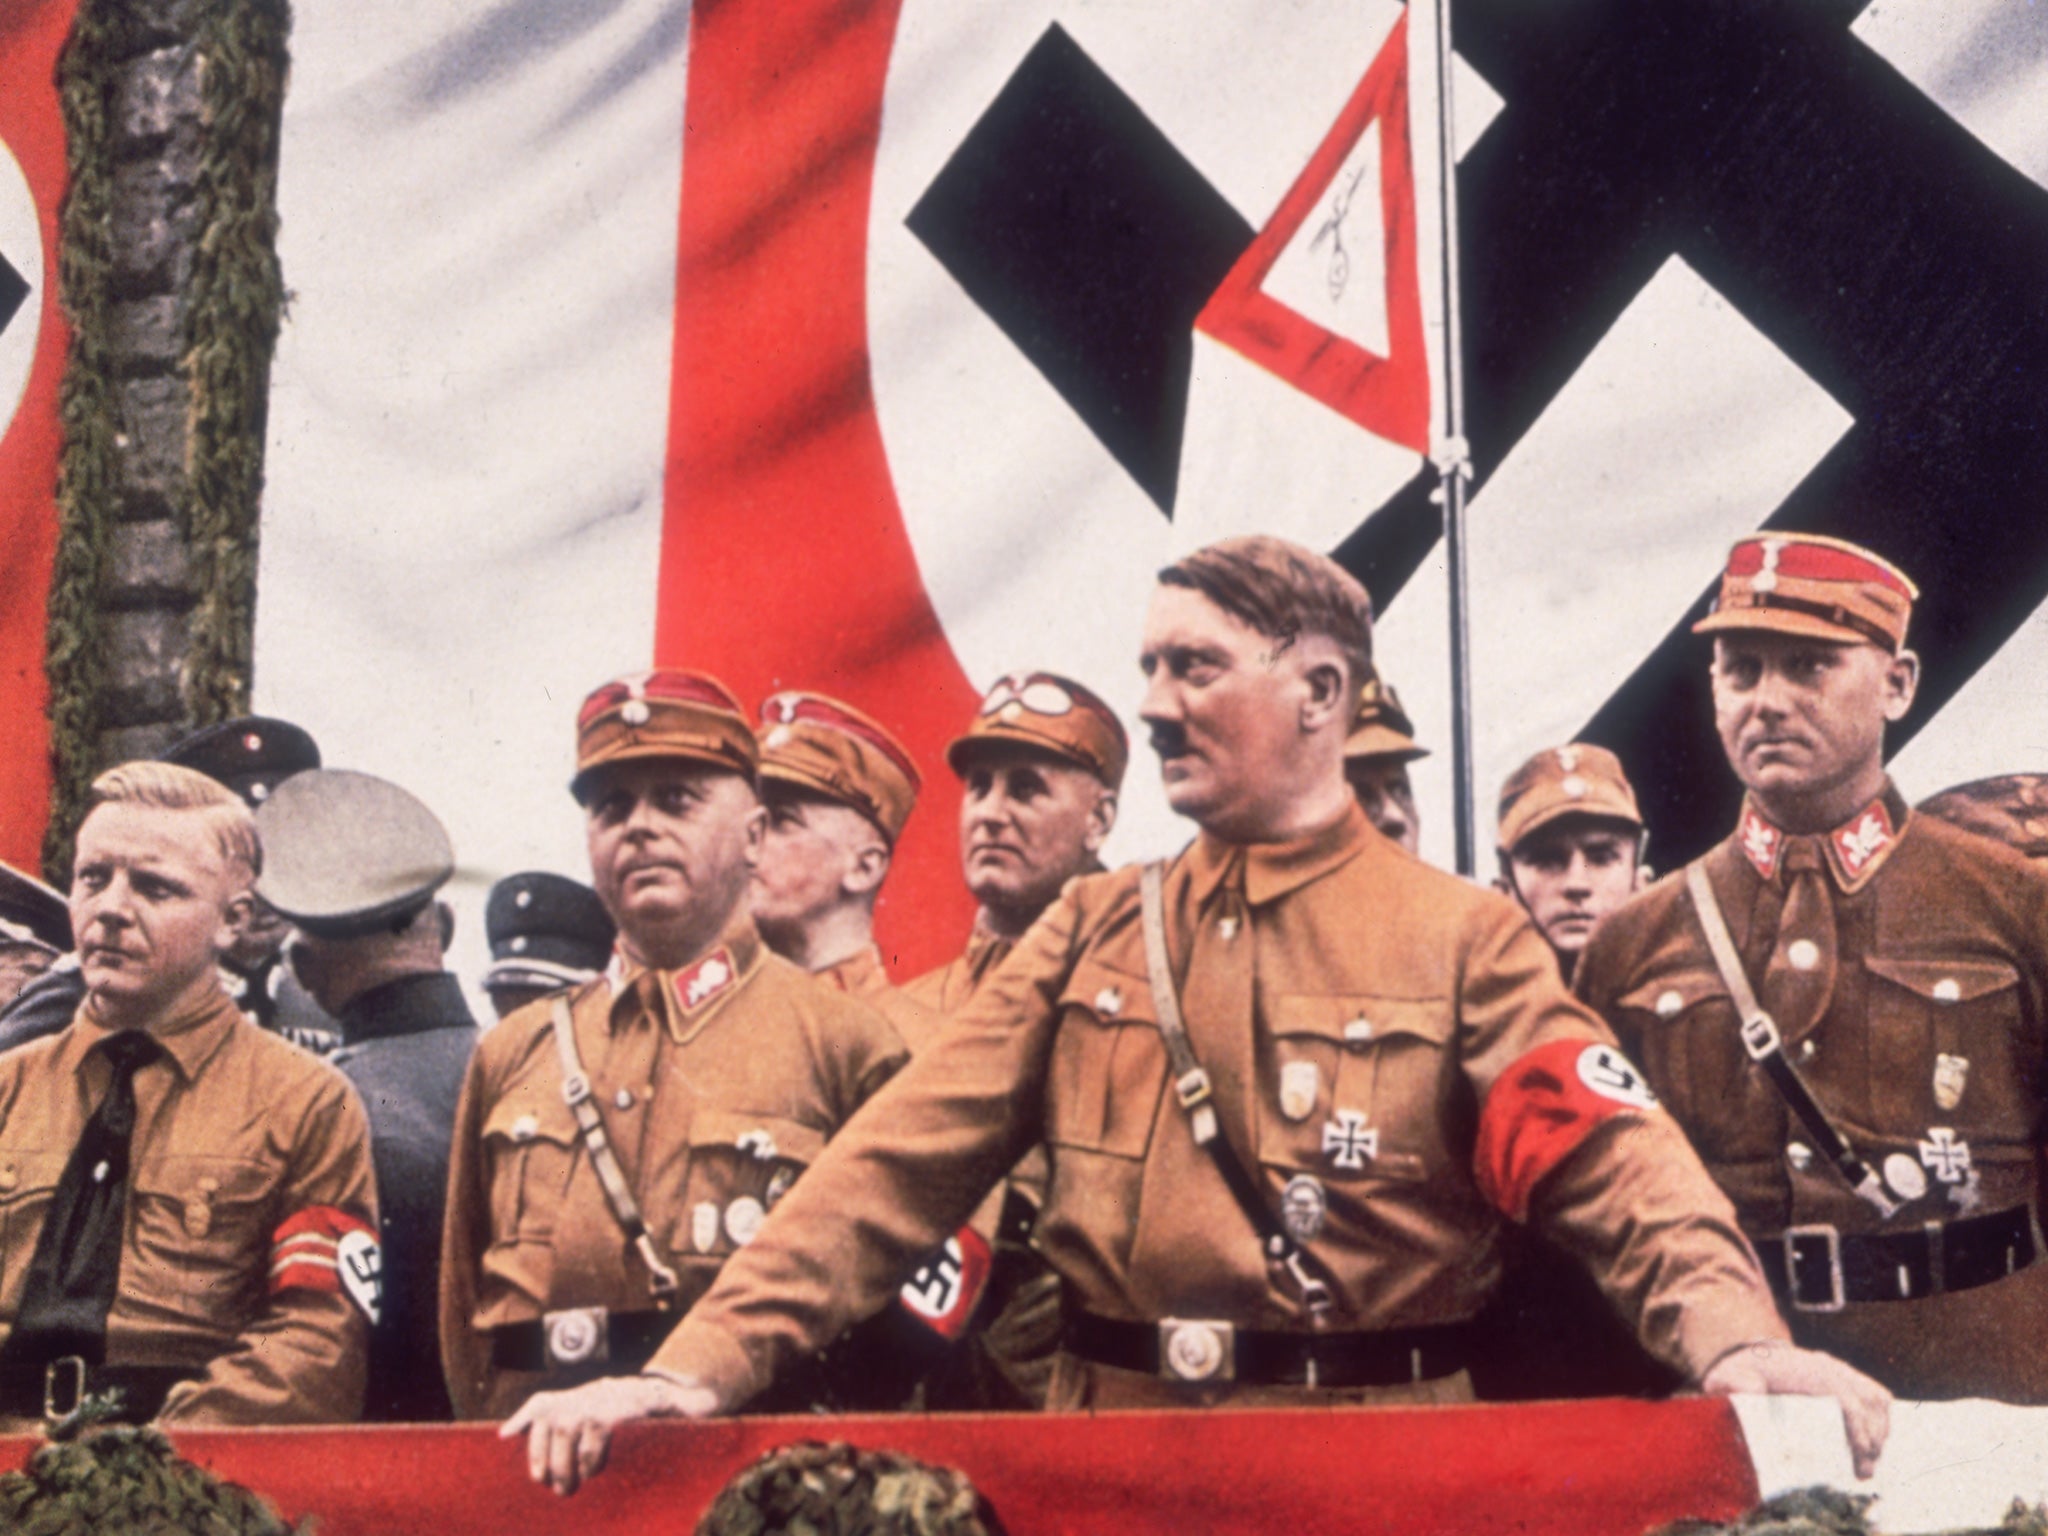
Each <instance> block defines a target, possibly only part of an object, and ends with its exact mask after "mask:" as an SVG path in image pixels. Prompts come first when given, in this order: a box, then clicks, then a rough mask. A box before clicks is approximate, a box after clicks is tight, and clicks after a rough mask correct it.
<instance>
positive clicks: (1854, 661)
mask: <svg viewBox="0 0 2048 1536" xmlns="http://www.w3.org/2000/svg"><path fill="white" fill-rule="evenodd" d="M1915 596H1916V594H1915V591H1914V588H1913V585H1912V583H1911V582H1909V581H1908V580H1907V579H1906V578H1905V576H1903V575H1902V574H1900V572H1899V571H1898V570H1897V569H1895V568H1894V567H1893V566H1891V565H1890V564H1888V563H1887V562H1885V561H1884V560H1882V559H1880V558H1879V557H1878V556H1876V555H1874V554H1872V553H1871V552H1869V551H1868V550H1864V549H1859V548H1857V547H1856V546H1854V545H1851V544H1844V543H1841V542H1839V541H1837V540H1833V539H1825V538H1818V537H1814V536H1811V535H1803V534H1773V535H1768V536H1760V537H1756V538H1749V539H1744V540H1742V541H1741V542H1740V543H1738V544H1737V545H1736V546H1735V548H1734V551H1733V552H1732V553H1731V554H1730V556H1729V559H1728V563H1727V567H1726V569H1725V570H1724V572H1723V574H1722V579H1721V590H1720V598H1719V601H1718V602H1717V603H1716V605H1715V607H1714V611H1713V612H1712V613H1711V614H1709V615H1708V616H1707V617H1706V618H1705V619H1702V620H1701V621H1700V622H1699V623H1698V624H1696V625H1694V626H1693V627H1694V629H1695V631H1697V632H1699V633H1702V634H1707V635H1711V636H1712V637H1713V646H1714V650H1713V668H1712V679H1713V689H1714V716H1715V724H1716V727H1717V728H1718V730H1719V733H1720V737H1721V745H1722V748H1723V750H1724V751H1725V752H1726V754H1727V757H1728V762H1729V765H1730V766H1731V767H1732V768H1733V769H1734V771H1735V776H1736V777H1737V778H1738V779H1740V780H1741V781H1742V785H1743V788H1744V789H1745V790H1746V791H1747V795H1746V798H1745V799H1744V801H1743V806H1742V812H1741V816H1740V817H1739V819H1738V820H1737V822H1736V826H1735V829H1734V831H1733V832H1732V833H1731V834H1730V835H1729V837H1728V838H1727V840H1726V841H1724V842H1722V843H1721V844H1720V845H1718V846H1717V847H1715V848H1714V849H1713V850H1711V851H1710V852H1709V853H1708V854H1707V855H1706V856H1705V857H1704V858H1703V859H1701V860H1699V861H1698V862H1697V863H1695V864H1694V865H1692V866H1691V867H1689V868H1688V869H1686V870H1684V871H1682V872H1680V873H1678V874H1675V875H1670V876H1667V877H1666V878H1665V879H1663V880H1661V881H1659V882H1658V883H1657V884H1656V885H1654V886H1652V887H1651V888H1650V889H1649V890H1648V891H1646V892H1645V893H1644V894H1643V895H1642V896H1641V897H1639V898H1638V899H1637V900H1636V901H1634V902H1632V903H1631V904H1630V905H1628V906H1626V907H1624V908H1623V909H1622V910H1621V911H1619V912H1617V913H1615V914H1614V915H1612V916H1611V917H1609V918H1608V919H1607V921H1606V923H1605V924H1603V925H1602V927H1601V929H1600V931H1599V933H1598V934H1596V935H1595V937H1594V939H1593V942H1592V944H1591V946H1590V947H1589V948H1588V949H1587V951H1586V953H1585V956H1584V958H1583V959H1581V961H1580V963H1579V977H1578V982H1579V989H1580V993H1581V995H1582V996H1583V997H1584V998H1585V999H1586V1000H1587V1001H1588V1002H1590V1003H1592V1004H1593V1006H1595V1007H1596V1008H1598V1009H1599V1010H1600V1011H1601V1012H1602V1013H1603V1014H1605V1015H1606V1017H1607V1019H1608V1020H1609V1022H1610V1023H1612V1024H1613V1025H1614V1027H1615V1029H1616V1032H1617V1033H1618V1034H1620V1036H1621V1037H1622V1040H1623V1043H1624V1044H1625V1045H1626V1046H1627V1048H1628V1049H1629V1050H1630V1052H1631V1053H1632V1054H1633V1056H1634V1058H1635V1060H1636V1061H1638V1062H1639V1063H1641V1065H1642V1067H1643V1069H1644V1071H1645V1073H1646V1074H1647V1075H1648V1076H1649V1078H1650V1081H1651V1084H1652V1086H1653V1087H1654V1088H1655V1089H1656V1091H1657V1092H1658V1094H1660V1095H1661V1096H1662V1097H1663V1098H1664V1100H1665V1102H1666V1103H1667V1104H1668V1105H1669V1107H1670V1109H1671V1112H1672V1114H1673V1115H1674V1116H1676V1118H1677V1119H1678V1121H1679V1123H1680V1124H1682V1125H1683V1126H1684V1127H1685V1129H1686V1132H1687V1133H1688V1134H1689V1135H1690V1136H1691V1138H1692V1141H1693V1145H1694V1146H1695V1147H1696V1148H1697V1149H1698V1150H1699V1154H1700V1156H1701V1158H1702V1159H1703V1160H1704V1161H1705V1162H1706V1164H1707V1167H1708V1169H1709V1170H1710V1171H1711V1172H1712V1173H1713V1174H1714V1176H1715V1177H1716V1178H1717V1179H1718V1180H1719V1181H1720V1183H1721V1185H1722V1187H1723V1188H1724V1189H1725V1190H1726V1191H1727V1193H1728V1195H1729V1198H1730V1199H1731V1200H1733V1202H1734V1204H1735V1209H1736V1212H1737V1214H1738V1215H1739V1216H1740V1218H1741V1221H1742V1226H1743V1229H1744V1231H1745V1232H1746V1233H1747V1234H1748V1235H1749V1237H1750V1239H1751V1241H1753V1242H1754V1243H1755V1244H1756V1248H1757V1252H1758V1255H1759V1257H1760V1258H1762V1260H1763V1261H1764V1267H1765V1270H1766V1272H1767V1273H1769V1275H1770V1276H1771V1278H1772V1282H1773V1284H1774V1285H1775V1287H1776V1288H1777V1290H1778V1293H1779V1295H1780V1296H1781V1297H1782V1298H1783V1299H1784V1302H1785V1306H1786V1311H1787V1315H1788V1316H1789V1317H1790V1318H1791V1320H1792V1323H1793V1328H1794V1332H1795V1335H1796V1336H1797V1337H1798V1338H1800V1339H1802V1340H1805V1341H1809V1342H1811V1343H1813V1344H1814V1345H1816V1346H1817V1347H1822V1348H1826V1349H1829V1350H1832V1351H1835V1352H1837V1353H1839V1354H1841V1355H1842V1356H1843V1357H1844V1358H1846V1359H1849V1360H1851V1361H1853V1362H1854V1363H1856V1364H1857V1365H1859V1366H1860V1367H1861V1368H1863V1369H1864V1370H1867V1371H1869V1372H1870V1373H1871V1374H1872V1375H1874V1376H1876V1377H1877V1378H1878V1379H1880V1380H1881V1381H1883V1382H1884V1383H1885V1384H1886V1385H1887V1386H1889V1387H1891V1388H1892V1389H1893V1390H1894V1391H1896V1392H1898V1393H1900V1394H1901V1395H1903V1396H1911V1397H1975V1396H1988V1397H1996V1398H2001V1399H2004V1400H2006V1401H2010V1402H2033V1403H2039V1402H2048V1353H2044V1352H2043V1351H2042V1350H2041V1349H2039V1348H2037V1347H2034V1341H2038V1340H2040V1339H2042V1338H2044V1337H2048V1265H2043V1264H2041V1263H2039V1262H2038V1260H2039V1258H2040V1256H2041V1247H2040V1244H2041V1239H2040V1235H2039V1228H2038V1226H2037V1225H2036V1220H2037V1217H2036V1213H2037V1211H2038V1209H2039V1204H2040V1201H2041V1198H2042V1189H2041V1133H2042V1111H2041V1105H2042V1102H2043V1095H2044V1092H2048V1045H2044V1033H2048V991H2044V989H2048V874H2044V872H2043V871H2042V870H2041V869H2040V868H2039V867H2038V866H2035V865H2031V864H2029V863H2028V861H2027V860H2026V859H2025V858H2024V857H2022V856H2021V855H2020V854H2018V853H2015V852H2013V851H2012V850H2010V849H2006V848H2002V847H1999V846H1997V845H1995V844H1993V843H1990V842H1988V841H1986V840H1984V839H1982V838H1979V837H1975V836H1973V835H1971V834H1968V833H1964V832H1959V831H1957V830H1955V829H1954V828H1952V827H1950V826H1948V825H1947V824H1945V823H1943V822H1941V821H1939V820H1937V819H1935V818H1933V817H1929V816H1919V815H1915V814H1913V813H1912V812H1910V811H1909V810H1908V809H1907V806H1906V802H1905V801H1904V800H1903V799H1902V798H1900V795H1899V792H1898V790H1897V789H1896V788H1895V787H1893V785H1892V783H1891V781H1890V779H1889V778H1888V777H1887V776H1886V774H1885V770H1884V729H1885V726H1886V724H1887V723H1889V722H1891V721H1895V720H1898V719H1901V718H1902V717H1903V716H1904V715H1905V713H1906V711H1907V710H1908V709H1909V708H1910V707H1911V705H1912V702H1913V694H1914V689H1915V687H1916V685H1917V683H1918V681H1919V676H1920V664H1919V658H1918V657H1916V656H1915V655H1914V654H1913V653H1912V652H1911V651H1909V650H1907V649H1906V648H1905V640H1906V627H1907V621H1908V619H1909V618H1910V616H1911V612H1912V604H1913V599H1914V597H1915Z"/></svg>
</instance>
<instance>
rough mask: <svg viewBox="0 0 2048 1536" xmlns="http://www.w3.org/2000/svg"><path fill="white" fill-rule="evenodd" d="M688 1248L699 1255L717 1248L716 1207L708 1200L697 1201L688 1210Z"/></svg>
mask: <svg viewBox="0 0 2048 1536" xmlns="http://www.w3.org/2000/svg"><path fill="white" fill-rule="evenodd" d="M690 1246H691V1247H692V1248H694V1249H696V1250H697V1251H698V1252H699V1253H709V1252H710V1251H711V1250H712V1249H713V1248H716V1247H717V1246H718V1207H717V1206H716V1205H714V1204H712V1203H711V1202H710V1201H709V1200H699V1201H698V1202H697V1203H696V1204H695V1205H694V1206H692V1207H691V1208H690Z"/></svg>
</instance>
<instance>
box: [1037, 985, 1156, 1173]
mask: <svg viewBox="0 0 2048 1536" xmlns="http://www.w3.org/2000/svg"><path fill="white" fill-rule="evenodd" d="M1059 1006H1060V1018H1059V1025H1058V1033H1057V1034H1056V1036H1055V1037H1054V1040H1053V1047H1052V1063H1051V1067H1050V1069H1049V1073H1048V1077H1047V1081H1046V1105H1045V1119H1046V1139H1047V1140H1048V1141H1051V1142H1052V1143H1053V1144H1054V1145H1056V1146H1062V1147H1073V1148H1077V1149H1079V1150H1081V1151H1085V1152H1108V1153H1113V1154H1115V1155H1116V1156H1118V1157H1129V1158H1141V1157H1143V1156H1144V1155H1145V1149H1146V1147H1147V1146H1148V1145H1149V1144H1150V1143H1151V1139H1152V1127H1153V1125H1154V1123H1155V1122H1156V1121H1157V1119H1158V1117H1159V1102H1160V1097H1161V1095H1162V1094H1164V1093H1165V1091H1166V1079H1167V1076H1168V1062H1167V1057H1166V1041H1165V1039H1164V1037H1162V1036H1161V1035H1160V1033H1159V1014H1158V1011H1157V1009H1156V1008H1155V1007H1154V1005H1153V1001H1152V989H1151V988H1150V987H1149V986H1148V985H1147V984H1146V983H1145V981H1144V980H1143V979H1142V978H1139V977H1134V976H1126V975H1124V974H1123V973H1121V972H1119V971H1112V970H1108V969H1105V968H1104V967H1101V966H1097V965H1085V964H1084V965H1079V966H1076V967H1075V968H1074V974H1073V975H1072V976H1071V977H1069V978H1068V981H1067V988H1066V991H1065V992H1064V993H1063V994H1062V995H1061V997H1060V1005H1059Z"/></svg>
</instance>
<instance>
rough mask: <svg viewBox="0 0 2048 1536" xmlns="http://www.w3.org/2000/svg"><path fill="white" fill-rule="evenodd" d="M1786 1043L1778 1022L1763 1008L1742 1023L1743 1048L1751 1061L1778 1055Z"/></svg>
mask: <svg viewBox="0 0 2048 1536" xmlns="http://www.w3.org/2000/svg"><path fill="white" fill-rule="evenodd" d="M1784 1043H1785V1042H1784V1037H1783V1036H1781V1035H1780V1034H1779V1033H1778V1024H1777V1021H1776V1020H1775V1019H1773V1018H1772V1017H1771V1016H1770V1015H1769V1014H1768V1013H1765V1012H1764V1011H1763V1010H1762V1009H1761V1008H1759V1009H1758V1010H1757V1011H1756V1012H1755V1013H1753V1014H1751V1015H1750V1016H1749V1017H1748V1018H1746V1019H1744V1020H1743V1021H1742V1048H1743V1049H1744V1050H1745V1051H1747V1052H1749V1059H1750V1060H1751V1061H1762V1060H1764V1059H1765V1058H1766V1057H1769V1056H1774V1055H1776V1054H1777V1053H1778V1050H1779V1049H1780V1048H1781V1047H1782V1046H1783V1045H1784Z"/></svg>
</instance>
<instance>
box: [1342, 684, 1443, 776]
mask: <svg viewBox="0 0 2048 1536" xmlns="http://www.w3.org/2000/svg"><path fill="white" fill-rule="evenodd" d="M1427 756H1429V748H1427V747H1425V746H1423V745H1421V744H1420V743H1419V742H1417V741H1416V739H1415V724H1414V722H1413V721H1411V720H1410V719H1409V718H1408V712H1407V711H1406V710H1405V709H1403V708H1402V707H1401V699H1400V695H1398V694H1396V693H1395V692H1394V689H1393V685H1392V684H1390V683H1384V682H1381V681H1380V679H1379V678H1377V677H1369V678H1367V679H1366V680H1365V687H1364V688H1362V689H1361V690H1360V691H1359V695H1358V713H1357V715H1356V716H1354V717H1353V719H1352V723H1351V734H1350V735H1349V736H1346V737H1345V738H1344V760H1345V761H1346V762H1355V761H1357V760H1358V759H1359V758H1364V757H1390V758H1392V759H1394V761H1396V762H1400V763H1412V762H1414V761H1415V760H1416V759H1417V758H1418V757H1427Z"/></svg>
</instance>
